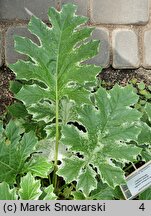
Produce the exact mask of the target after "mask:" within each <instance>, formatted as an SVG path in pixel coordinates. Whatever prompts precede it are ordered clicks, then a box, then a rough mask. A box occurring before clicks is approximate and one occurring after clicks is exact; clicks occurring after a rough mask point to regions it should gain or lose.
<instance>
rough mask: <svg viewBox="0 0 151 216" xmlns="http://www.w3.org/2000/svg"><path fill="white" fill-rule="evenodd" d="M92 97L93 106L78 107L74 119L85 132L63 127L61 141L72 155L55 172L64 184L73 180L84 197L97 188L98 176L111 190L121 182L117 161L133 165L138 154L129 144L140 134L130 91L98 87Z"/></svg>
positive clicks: (138, 151) (138, 117) (127, 89)
mask: <svg viewBox="0 0 151 216" xmlns="http://www.w3.org/2000/svg"><path fill="white" fill-rule="evenodd" d="M95 95H96V96H95V98H96V102H95V106H96V107H94V106H92V105H84V106H83V107H82V108H78V115H79V116H78V119H77V120H78V122H79V123H80V124H82V125H83V126H84V127H85V129H86V132H82V131H79V130H78V129H77V128H75V127H74V126H71V125H70V126H69V125H67V126H64V127H63V130H62V133H63V136H62V139H61V141H62V143H63V144H65V145H66V146H67V147H68V149H69V150H70V151H71V152H73V153H74V155H75V156H71V157H70V158H65V159H64V162H63V164H62V165H61V167H60V169H59V170H58V175H60V176H63V177H64V179H65V180H66V181H67V182H71V181H73V180H76V181H77V188H78V189H79V190H82V191H83V193H84V195H85V196H86V197H87V196H88V195H89V193H90V191H91V190H93V189H95V187H96V184H97V180H96V175H97V173H98V174H100V176H101V178H102V181H103V182H106V183H107V184H108V185H109V186H110V187H113V188H114V187H116V186H117V185H120V184H121V183H123V182H124V172H123V171H122V169H121V168H120V167H118V166H117V164H116V162H120V163H123V164H125V163H126V162H130V161H131V162H133V161H134V160H135V159H136V157H137V155H138V154H140V152H141V149H140V148H138V147H136V146H135V145H131V144H128V143H129V142H130V141H135V142H137V139H138V135H139V133H140V127H139V126H137V123H138V121H139V120H140V118H141V114H140V112H138V111H137V110H135V109H133V108H131V106H132V105H133V104H135V103H136V102H137V100H138V96H137V95H136V94H135V93H134V92H133V88H132V87H131V86H127V87H124V88H123V87H119V86H117V85H116V86H115V87H114V88H113V89H112V90H110V91H106V90H105V89H103V88H100V89H99V90H98V91H97V93H96V94H95ZM77 154H80V157H81V159H80V158H78V157H77V156H76V155H77ZM115 161H116V162H115ZM69 170H70V171H69ZM86 182H87V183H89V184H88V185H91V187H92V188H91V187H87V184H86ZM90 183H91V184H90Z"/></svg>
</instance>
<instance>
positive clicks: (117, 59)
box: [112, 29, 140, 69]
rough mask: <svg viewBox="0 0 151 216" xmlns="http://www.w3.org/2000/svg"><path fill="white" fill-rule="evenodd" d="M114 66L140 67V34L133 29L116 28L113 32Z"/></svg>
mask: <svg viewBox="0 0 151 216" xmlns="http://www.w3.org/2000/svg"><path fill="white" fill-rule="evenodd" d="M112 48H113V67H114V68H118V69H122V68H137V67H139V64H140V60H139V49H138V36H137V34H136V33H135V32H134V31H133V30H129V29H116V30H114V31H113V34H112Z"/></svg>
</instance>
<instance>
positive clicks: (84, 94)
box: [9, 4, 101, 123]
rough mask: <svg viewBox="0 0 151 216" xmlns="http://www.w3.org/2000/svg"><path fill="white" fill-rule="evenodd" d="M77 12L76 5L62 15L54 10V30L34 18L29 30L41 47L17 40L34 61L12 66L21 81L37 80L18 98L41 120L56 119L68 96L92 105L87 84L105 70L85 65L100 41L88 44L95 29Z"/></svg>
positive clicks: (51, 16)
mask: <svg viewBox="0 0 151 216" xmlns="http://www.w3.org/2000/svg"><path fill="white" fill-rule="evenodd" d="M76 10H77V6H75V5H73V4H67V5H64V6H63V8H62V10H61V12H58V11H57V10H55V9H54V8H50V9H49V12H48V18H49V20H50V23H51V27H48V26H47V25H46V24H45V23H44V22H42V21H41V20H40V19H38V18H37V17H35V16H33V17H32V18H31V20H30V22H29V24H28V29H29V31H30V32H31V33H32V34H34V35H35V36H37V37H38V40H39V44H36V43H34V42H33V41H31V40H30V39H28V38H24V37H21V36H16V37H15V48H16V51H18V52H20V53H23V54H25V55H27V56H28V57H30V59H31V61H23V60H19V61H17V62H16V63H15V64H10V65H9V66H10V68H11V69H12V70H13V71H14V73H15V74H16V79H17V80H26V81H29V80H33V84H31V85H24V86H23V87H22V88H21V90H20V91H19V92H18V93H17V94H16V98H17V99H19V100H21V101H22V102H23V103H24V104H25V105H26V106H27V110H28V111H29V113H31V114H32V115H33V118H34V119H35V120H37V121H39V120H44V121H46V123H47V122H49V121H51V120H52V119H53V118H55V111H56V110H58V108H59V107H60V106H61V99H62V98H64V97H65V96H66V97H68V99H69V100H73V101H76V103H77V104H79V105H80V104H81V102H82V103H83V102H86V103H90V100H89V92H88V91H87V90H86V89H85V88H84V84H85V82H89V81H92V82H94V84H95V80H96V75H97V74H98V73H99V72H100V71H101V68H100V67H98V66H94V65H86V64H83V61H86V60H88V59H90V58H92V57H93V56H95V55H96V54H97V53H98V47H99V41H97V40H94V41H92V40H91V41H88V40H87V41H86V39H87V38H89V37H90V36H91V34H92V31H93V28H90V27H86V26H84V25H83V24H85V23H86V22H87V20H88V19H87V18H86V17H81V16H76V15H75V12H76ZM49 107H50V109H49ZM61 117H62V116H61V115H60V118H61ZM63 121H64V119H63Z"/></svg>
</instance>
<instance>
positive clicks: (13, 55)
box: [5, 26, 38, 65]
mask: <svg viewBox="0 0 151 216" xmlns="http://www.w3.org/2000/svg"><path fill="white" fill-rule="evenodd" d="M14 35H20V36H23V37H28V38H30V39H32V40H33V41H34V42H36V43H38V39H37V37H36V36H34V35H32V34H31V33H30V32H29V31H28V29H27V27H26V26H17V27H10V28H8V30H7V32H6V39H5V40H6V41H5V62H6V65H8V64H10V63H15V62H16V61H17V60H18V59H27V56H25V55H23V54H20V53H18V52H16V51H15V48H14Z"/></svg>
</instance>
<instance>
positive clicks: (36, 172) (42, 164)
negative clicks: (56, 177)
mask: <svg viewBox="0 0 151 216" xmlns="http://www.w3.org/2000/svg"><path fill="white" fill-rule="evenodd" d="M52 171H53V163H52V162H48V159H47V158H44V157H42V156H38V157H34V159H33V160H32V161H31V162H29V163H28V164H27V172H31V173H32V175H33V176H39V177H41V178H47V177H48V175H49V174H50V173H51V172H52Z"/></svg>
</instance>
